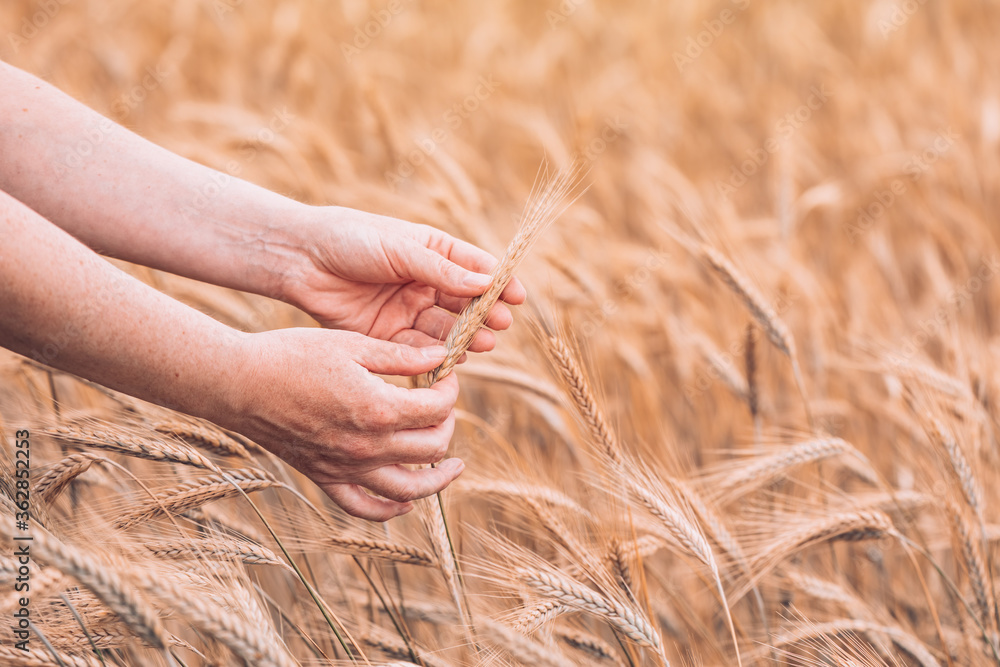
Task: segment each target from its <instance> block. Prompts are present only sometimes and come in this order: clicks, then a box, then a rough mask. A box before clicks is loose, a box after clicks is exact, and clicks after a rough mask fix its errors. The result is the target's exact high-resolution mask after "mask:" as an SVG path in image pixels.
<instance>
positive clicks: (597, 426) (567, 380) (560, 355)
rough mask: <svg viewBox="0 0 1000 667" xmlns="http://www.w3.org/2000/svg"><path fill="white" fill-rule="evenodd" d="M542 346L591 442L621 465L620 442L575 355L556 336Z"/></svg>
mask: <svg viewBox="0 0 1000 667" xmlns="http://www.w3.org/2000/svg"><path fill="white" fill-rule="evenodd" d="M545 343H546V345H545V348H546V352H548V354H549V356H550V357H551V358H552V361H553V362H554V364H555V367H556V370H558V371H559V375H560V376H561V377H562V379H563V383H564V384H565V385H566V387H567V388H568V389H569V393H570V396H571V397H572V399H573V404H574V405H576V409H577V411H578V412H579V413H580V416H581V417H583V421H584V422H585V423H586V425H587V429H588V430H589V431H590V437H591V439H592V440H593V441H594V442H595V443H596V444H597V445H599V446H600V447H601V448H602V449H603V450H604V453H605V455H607V457H608V458H609V459H611V461H612V462H613V463H614V464H615V465H621V463H622V447H621V443H619V441H618V437H617V436H616V435H615V432H614V431H613V430H612V429H611V427H610V426H609V425H608V422H607V419H605V417H604V413H603V412H602V411H601V408H600V406H599V405H598V403H597V399H596V398H595V396H594V392H593V391H592V390H591V388H590V382H588V381H587V376H586V374H585V373H584V372H583V368H582V367H581V365H580V363H579V361H578V360H577V357H576V355H575V354H574V353H573V351H572V350H571V349H570V347H569V346H568V345H567V344H566V343H565V341H563V340H562V339H561V338H559V337H557V336H547V337H546V338H545Z"/></svg>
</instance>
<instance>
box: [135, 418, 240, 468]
mask: <svg viewBox="0 0 1000 667" xmlns="http://www.w3.org/2000/svg"><path fill="white" fill-rule="evenodd" d="M153 430H154V431H156V432H157V433H163V434H164V435H169V436H172V437H174V438H180V439H181V440H184V441H185V442H187V443H188V444H191V445H194V446H195V447H201V448H202V449H207V450H209V451H212V452H215V453H217V454H221V455H223V456H236V457H239V458H242V459H249V458H250V453H249V452H248V451H247V449H246V447H244V446H243V445H241V444H240V443H239V442H237V441H236V440H234V439H233V438H231V437H229V436H228V435H226V434H225V433H223V432H222V431H219V430H217V429H213V428H209V427H207V426H203V425H201V424H195V423H193V422H188V421H183V420H179V419H176V420H169V421H160V422H156V423H155V424H153Z"/></svg>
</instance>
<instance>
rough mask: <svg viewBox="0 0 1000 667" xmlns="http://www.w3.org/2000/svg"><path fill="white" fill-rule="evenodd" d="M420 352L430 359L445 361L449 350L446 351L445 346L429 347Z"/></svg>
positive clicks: (421, 349)
mask: <svg viewBox="0 0 1000 667" xmlns="http://www.w3.org/2000/svg"><path fill="white" fill-rule="evenodd" d="M420 351H421V352H422V353H423V355H424V356H425V357H427V358H428V359H444V358H445V356H446V355H447V354H448V350H447V349H445V347H444V345H431V346H429V347H422V348H420Z"/></svg>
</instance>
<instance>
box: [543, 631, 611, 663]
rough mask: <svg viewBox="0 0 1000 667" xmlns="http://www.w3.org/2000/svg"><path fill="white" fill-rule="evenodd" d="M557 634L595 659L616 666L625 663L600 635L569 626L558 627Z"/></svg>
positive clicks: (569, 644) (568, 643)
mask: <svg viewBox="0 0 1000 667" xmlns="http://www.w3.org/2000/svg"><path fill="white" fill-rule="evenodd" d="M555 636H556V637H558V638H559V639H560V640H561V641H563V642H565V643H566V645H567V646H571V647H573V648H575V649H576V650H578V651H582V652H583V653H586V654H587V655H588V656H590V657H591V658H594V659H595V660H600V661H602V662H609V663H611V664H612V665H615V667H624V665H625V663H623V662H622V659H621V658H619V657H618V654H617V653H616V652H615V650H614V649H613V648H611V645H610V644H608V643H607V642H605V641H604V640H603V639H600V638H599V637H595V636H594V635H590V634H587V633H586V632H581V631H579V630H570V629H567V628H556V629H555Z"/></svg>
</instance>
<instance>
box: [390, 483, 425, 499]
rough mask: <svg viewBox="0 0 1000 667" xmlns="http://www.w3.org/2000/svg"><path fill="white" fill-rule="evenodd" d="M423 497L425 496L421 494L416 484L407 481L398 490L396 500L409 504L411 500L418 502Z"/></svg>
mask: <svg viewBox="0 0 1000 667" xmlns="http://www.w3.org/2000/svg"><path fill="white" fill-rule="evenodd" d="M423 496H424V494H422V493H421V492H420V488H419V487H418V486H417V485H416V483H414V482H411V481H406V482H402V483H401V484H400V485H399V488H398V489H397V490H396V497H395V498H394V500H397V501H399V502H409V501H411V500H418V499H420V498H422V497H423Z"/></svg>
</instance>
